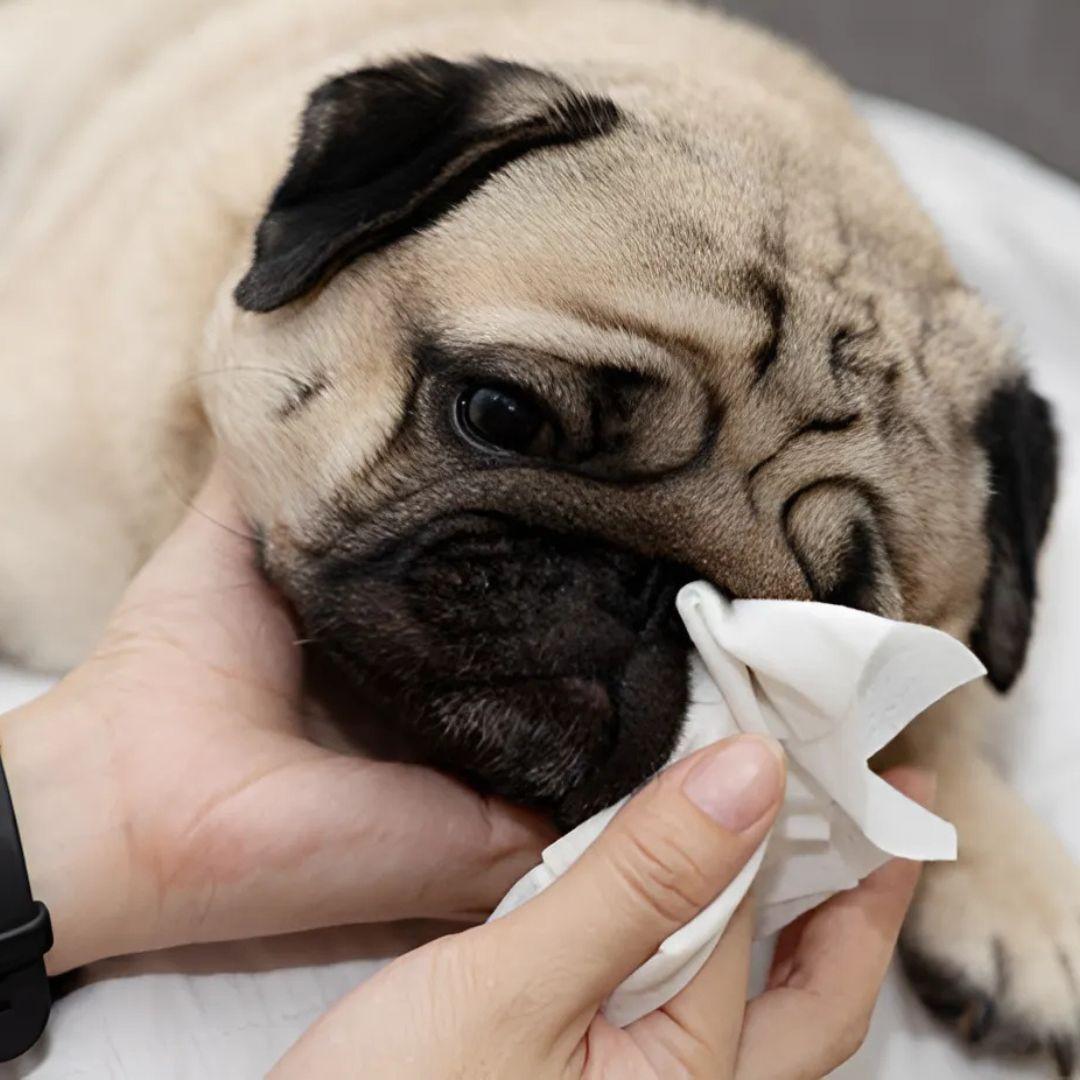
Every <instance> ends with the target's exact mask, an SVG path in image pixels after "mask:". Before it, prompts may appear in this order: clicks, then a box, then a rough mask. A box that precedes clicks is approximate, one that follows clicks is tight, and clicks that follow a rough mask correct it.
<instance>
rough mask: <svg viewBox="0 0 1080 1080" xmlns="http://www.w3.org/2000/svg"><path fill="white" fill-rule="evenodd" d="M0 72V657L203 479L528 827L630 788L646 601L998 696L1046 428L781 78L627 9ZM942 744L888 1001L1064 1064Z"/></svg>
mask: <svg viewBox="0 0 1080 1080" xmlns="http://www.w3.org/2000/svg"><path fill="white" fill-rule="evenodd" d="M54 20H60V21H61V22H62V23H63V25H64V33H63V36H62V38H61V37H60V36H59V35H55V36H54V37H53V39H52V40H53V42H54V44H55V47H56V48H58V49H60V48H62V49H70V54H68V55H65V54H63V53H61V54H60V55H59V56H57V55H55V54H54V55H52V56H51V57H50V63H49V65H48V69H47V70H46V69H45V68H44V67H43V66H42V65H40V64H39V63H38V62H37V61H36V59H35V57H34V53H33V51H32V50H31V49H30V47H29V44H28V43H29V42H32V41H34V40H36V39H37V37H39V36H40V35H41V34H43V33H45V32H46V31H47V29H48V27H49V26H51V25H54V22H53V21H54ZM0 35H4V38H6V40H7V41H8V42H13V43H18V42H22V43H23V44H22V45H21V46H20V47H19V49H20V52H19V54H20V55H21V56H23V57H24V58H25V62H24V64H23V65H22V68H21V70H20V69H19V66H18V65H16V67H15V69H14V70H13V71H12V72H11V73H10V74H9V75H8V76H7V78H8V80H9V83H10V87H9V92H8V93H7V96H6V100H7V107H8V109H9V113H10V114H9V116H7V117H6V123H5V127H6V128H7V129H10V130H11V131H12V132H13V133H14V134H13V136H12V139H11V142H10V145H9V146H8V147H6V148H5V155H6V157H7V161H6V163H5V166H4V168H5V172H4V175H3V177H2V179H0V221H2V224H3V233H2V235H3V236H4V241H3V244H2V245H0V318H2V320H3V325H4V327H5V330H6V345H5V348H4V350H3V353H2V355H0V365H2V368H0V370H2V372H3V375H4V376H5V379H4V382H5V385H6V386H7V387H8V388H9V389H8V391H7V392H6V393H5V395H4V396H3V398H0V423H2V425H3V430H4V431H5V432H9V433H11V432H14V433H16V436H17V437H15V438H8V439H6V440H5V449H4V452H3V455H4V456H3V469H2V470H0V499H2V500H3V505H4V507H5V514H6V516H5V519H4V521H3V523H0V646H2V647H3V649H4V650H5V651H6V652H9V653H11V654H12V655H15V656H16V657H19V658H20V659H22V660H24V661H28V662H30V663H34V664H37V665H39V666H45V667H57V666H63V665H66V664H69V663H72V662H73V661H75V660H76V659H77V658H78V657H79V656H80V655H82V654H83V653H84V651H85V650H86V649H87V648H88V647H89V646H90V644H91V643H92V642H93V640H94V637H95V634H96V632H97V631H98V629H99V628H100V626H101V623H102V621H103V619H104V618H105V615H106V614H107V612H108V610H109V608H110V606H111V605H112V603H113V602H114V601H115V599H116V597H117V595H118V593H119V592H120V590H121V589H122V587H123V585H124V583H125V582H126V581H127V580H128V578H129V577H130V576H131V574H132V573H133V572H134V571H135V570H136V569H137V567H138V566H139V564H140V563H141V562H142V560H143V559H145V557H146V556H147V554H148V553H149V552H150V551H151V550H153V548H154V546H155V545H156V544H157V543H158V542H159V541H160V540H161V538H162V537H163V536H164V535H165V534H166V533H167V531H168V530H169V528H170V527H171V526H172V524H173V523H174V522H175V520H176V519H177V517H178V515H179V513H180V512H181V510H182V509H183V506H184V503H185V501H186V500H187V499H188V498H189V497H190V496H191V495H192V493H193V492H194V490H195V489H196V488H197V486H198V483H199V481H200V479H201V477H202V476H203V475H204V473H205V470H206V468H207V465H208V462H209V460H210V457H211V456H212V454H213V452H214V448H215V446H216V447H218V448H219V449H220V452H222V453H223V454H224V456H225V457H226V458H227V460H228V462H229V464H230V466H231V468H232V471H233V474H234V476H235V478H236V482H237V485H238V488H239V491H240V495H241V497H242V498H243V500H244V502H245V506H246V509H247V510H248V512H249V515H250V518H251V520H252V522H253V523H254V525H255V527H256V528H257V529H258V531H259V534H260V540H261V543H260V546H261V552H262V556H263V559H264V563H265V566H266V568H267V571H268V573H269V574H270V575H271V577H273V578H274V580H275V581H277V582H278V584H279V585H280V586H281V587H282V588H283V589H284V590H285V592H286V593H287V594H288V595H289V597H290V598H291V600H292V602H293V603H294V605H295V606H296V608H297V611H298V613H299V614H300V616H301V618H302V620H303V622H304V624H305V627H306V628H307V631H308V633H309V635H310V636H312V637H314V638H316V639H317V640H319V641H320V643H322V644H323V646H324V647H325V648H326V650H327V651H328V652H329V653H330V654H331V655H332V656H334V657H335V658H336V659H337V660H338V661H339V663H340V664H341V665H342V666H343V667H344V668H345V669H347V670H349V671H350V672H352V674H353V675H354V676H355V677H356V679H357V681H358V684H359V686H360V687H361V689H362V691H363V693H365V694H366V695H368V696H369V697H370V698H371V700H372V702H373V704H374V705H375V706H376V707H377V706H378V705H379V704H386V703H392V704H393V707H394V708H395V709H396V710H397V711H399V712H400V713H401V715H402V716H405V717H407V718H408V719H407V721H404V722H406V723H407V724H408V725H410V727H411V730H412V731H413V733H414V734H416V735H417V736H418V737H422V738H423V739H424V740H426V742H427V744H428V745H429V747H430V749H431V751H432V753H433V756H434V757H435V759H436V760H438V761H439V762H440V763H442V764H444V765H447V766H448V767H452V768H454V769H456V770H457V771H459V772H461V773H463V774H464V775H466V776H469V777H470V778H472V779H474V780H475V781H476V782H478V783H481V784H484V785H486V786H488V787H489V788H491V789H493V790H496V791H499V792H501V793H504V794H506V795H508V796H510V797H513V798H519V799H522V800H523V801H527V802H532V803H534V804H536V805H539V806H543V807H545V808H547V809H550V810H552V812H554V813H555V814H556V815H557V816H558V817H559V818H560V819H561V820H562V821H564V822H567V823H569V822H572V821H574V820H579V819H580V818H581V817H582V816H584V815H585V814H587V813H589V812H592V811H593V810H595V809H597V808H599V807H600V806H602V805H605V804H606V803H609V802H611V801H613V799H614V798H617V797H618V796H619V795H621V794H624V793H625V792H626V791H627V790H629V789H630V788H632V787H633V786H634V784H635V783H637V782H638V781H639V780H640V779H641V778H642V777H643V776H645V775H647V774H648V773H649V772H650V771H651V770H652V769H654V768H655V767H656V766H657V765H658V764H659V763H660V762H662V761H663V760H664V759H665V757H666V756H667V753H668V751H669V750H670V747H671V745H672V743H673V741H674V739H675V737H676V736H677V731H678V722H679V718H680V717H681V711H682V707H683V702H684V696H685V661H686V642H685V639H684V637H683V636H682V634H681V631H680V629H679V628H678V627H677V626H676V625H675V621H674V618H673V616H672V613H671V598H672V596H673V594H674V590H675V589H676V588H677V587H678V585H679V584H680V583H681V582H683V581H685V580H688V579H689V578H690V577H696V576H704V577H707V578H709V579H710V580H712V581H713V582H715V583H716V584H717V585H718V586H719V587H720V588H722V589H723V590H725V591H726V592H727V593H728V594H730V595H733V596H772V597H790V598H802V599H819V600H826V601H830V602H837V603H845V604H850V605H853V606H858V607H863V608H866V609H868V610H872V611H876V612H878V613H880V614H883V615H887V616H890V617H894V618H906V619H910V620H914V621H919V622H924V623H929V624H933V625H937V626H939V627H941V628H943V629H945V630H948V631H949V632H951V633H953V634H955V635H957V636H958V637H960V638H962V639H964V640H966V641H969V642H971V643H972V644H973V646H974V647H975V648H976V649H977V651H978V652H979V653H980V655H981V656H982V658H983V659H984V661H985V662H986V664H987V667H988V669H989V672H990V675H991V679H992V681H993V682H994V683H995V684H996V685H997V686H998V687H999V688H1002V689H1004V688H1006V687H1007V686H1008V685H1009V684H1011V682H1012V680H1013V678H1015V676H1016V673H1017V672H1018V671H1019V669H1020V666H1021V664H1022V662H1023V655H1024V649H1025V647H1026V642H1027V637H1028V633H1029V628H1030V622H1031V616H1032V605H1033V602H1034V580H1033V574H1034V560H1035V554H1036V550H1037V548H1038V545H1039V542H1040V541H1041V538H1042V535H1043V533H1044V532H1045V529H1046V525H1047V518H1048V515H1049V509H1050V504H1051V502H1052V499H1053V473H1054V450H1053V434H1052V430H1051V428H1050V424H1049V419H1048V415H1047V410H1046V407H1045V404H1044V403H1043V402H1042V401H1041V399H1040V398H1038V397H1037V395H1035V394H1034V393H1033V392H1032V391H1031V390H1030V389H1029V388H1028V387H1027V385H1026V382H1025V380H1024V377H1023V373H1022V371H1021V369H1020V368H1019V366H1018V364H1017V362H1016V360H1015V359H1014V357H1013V355H1012V352H1011V350H1010V348H1009V344H1008V342H1007V341H1006V340H1004V338H1003V336H1002V334H1001V332H1000V330H999V328H998V325H997V322H996V320H995V319H994V317H993V316H992V315H991V314H990V313H989V312H987V311H986V310H985V308H984V307H983V305H982V304H981V302H980V301H979V300H978V298H977V297H975V296H974V295H973V294H972V293H971V291H970V290H968V289H967V288H966V287H965V286H964V285H963V283H962V282H961V281H959V280H958V278H957V277H956V274H955V272H954V270H953V268H952V266H951V264H950V262H949V260H948V257H947V255H946V253H945V252H944V250H943V248H942V246H941V243H940V241H939V239H938V238H937V236H936V234H935V231H934V229H933V228H932V226H931V225H930V224H929V222H928V221H927V220H926V219H925V217H924V216H923V215H922V213H921V212H920V211H919V210H918V208H917V207H916V206H915V205H914V203H913V201H912V200H911V198H910V196H909V195H908V194H907V193H906V191H905V190H904V189H903V187H902V185H901V184H900V182H899V180H898V179H897V177H896V175H895V174H894V172H893V170H892V168H891V167H890V165H889V164H888V162H887V161H886V160H885V159H884V157H883V155H882V154H881V152H880V151H879V150H878V149H877V147H876V146H875V144H874V143H873V141H872V140H871V138H870V136H869V134H868V133H867V131H866V130H865V129H864V126H863V125H862V123H861V122H860V120H859V119H858V118H857V117H856V116H855V114H854V113H853V111H852V110H851V107H850V104H849V103H848V100H847V95H846V93H845V91H844V90H843V88H842V87H840V86H839V85H838V84H837V83H836V82H835V81H833V80H832V79H831V78H830V77H829V76H828V75H827V74H825V73H823V72H822V71H821V70H820V69H819V68H818V67H817V66H816V65H814V64H813V63H812V62H810V61H809V60H807V59H806V58H804V57H802V56H801V55H800V54H798V53H796V52H794V51H792V50H791V49H789V48H787V47H785V46H783V45H781V44H779V43H778V42H776V41H774V40H773V39H771V38H770V37H768V36H766V35H763V34H761V33H759V32H757V31H755V30H753V29H751V28H749V27H746V26H744V25H742V24H740V23H737V22H734V21H731V20H726V19H722V18H719V17H717V16H714V15H709V14H706V13H703V12H699V11H696V10H693V9H690V8H683V7H678V6H673V5H657V4H653V3H644V2H637V0H594V2H590V3H581V2H569V0H550V2H548V0H545V2H536V3H533V2H525V0H470V2H469V3H468V4H465V5H462V4H457V3H450V2H436V0H408V2H407V3H400V2H394V3H391V2H388V0H387V2H379V0H369V2H367V3H364V4H357V3H356V2H355V0H317V2H310V0H309V2H302V0H258V2H251V0H234V2H219V3H209V2H206V0H189V2H187V3H184V4H177V3H175V2H173V0H168V2H167V0H155V2H153V3H151V2H148V0H142V2H140V3H137V4H136V3H132V4H129V5H124V4H119V3H118V4H117V5H116V6H115V7H114V8H113V9H111V11H110V13H109V14H104V13H102V12H100V11H93V12H91V11H89V10H86V9H85V8H84V6H81V5H78V4H76V3H68V2H61V0H37V3H34V4H27V3H23V4H14V5H9V6H8V7H7V8H5V9H4V11H3V12H0ZM4 38H0V41H2V40H4ZM6 48H8V49H9V50H14V49H15V48H16V46H15V45H10V46H6ZM478 57H485V58H490V59H477V58H478ZM58 82H59V85H58ZM298 130H299V135H298V134H297V133H298ZM968 707H969V708H970V702H969V703H968ZM964 708H965V702H964V701H963V700H961V699H960V698H954V699H951V700H950V701H949V702H947V703H945V705H944V706H942V707H941V708H940V709H938V710H936V712H935V714H934V715H933V716H928V717H927V718H926V720H925V721H923V722H922V723H921V725H920V727H919V730H918V731H916V732H915V733H914V735H913V736H912V738H911V739H909V740H908V741H907V743H906V744H905V745H906V748H907V751H908V752H909V753H915V754H916V755H917V756H918V757H919V758H920V759H921V760H923V761H925V762H927V763H929V764H931V765H934V766H935V767H937V768H938V769H939V771H940V773H941V781H942V792H941V809H942V811H943V812H944V813H945V814H946V815H947V816H950V817H952V818H953V820H955V821H956V822H957V824H958V825H959V827H960V830H961V837H962V845H963V851H964V854H963V856H962V858H961V862H960V863H959V864H958V865H957V866H955V867H935V868H933V870H932V872H930V873H928V874H927V879H926V884H925V886H924V890H923V897H924V899H923V901H922V902H921V903H920V905H919V906H918V907H917V908H916V909H915V912H914V915H913V918H912V921H911V923H910V926H909V933H908V935H907V945H908V955H909V957H910V966H911V968H912V970H913V971H915V973H916V975H917V976H918V979H917V982H918V985H919V988H920V990H921V992H922V993H923V996H924V997H925V998H926V999H927V1000H928V1002H929V1003H930V1004H931V1005H932V1006H934V1007H936V1008H937V1009H938V1011H940V1012H943V1013H945V1012H948V1011H949V1010H950V1009H954V1011H959V1012H960V1013H962V1014H963V1015H964V1016H965V1017H966V1018H967V1020H968V1021H970V1020H971V1010H973V1009H978V1008H980V1007H981V1003H983V1002H986V1001H993V1002H994V1003H995V1007H996V1009H997V1014H996V1015H995V1016H993V1017H989V1014H988V1017H989V1018H984V1020H983V1022H981V1023H980V1025H979V1027H980V1034H983V1035H987V1036H988V1037H989V1038H991V1039H997V1040H998V1041H999V1042H1001V1043H1003V1044H1004V1043H1008V1042H1009V1041H1010V1040H1013V1039H1015V1038H1017V1037H1018V1034H1019V1036H1022V1037H1024V1038H1028V1039H1029V1040H1031V1041H1033V1042H1035V1043H1038V1044H1040V1045H1051V1044H1053V1045H1055V1046H1061V1045H1070V1046H1071V1043H1072V1039H1073V1033H1074V1031H1075V1015H1074V1004H1075V1002H1074V996H1075V989H1074V988H1073V987H1072V984H1071V970H1080V968H1077V967H1076V965H1077V964H1080V927H1074V926H1073V923H1074V922H1075V919H1074V917H1073V912H1072V908H1071V900H1072V898H1073V897H1075V895H1076V892H1075V885H1076V876H1075V872H1074V870H1073V868H1072V866H1071V864H1070V863H1069V862H1068V860H1067V857H1066V856H1065V855H1064V854H1063V853H1062V852H1061V850H1060V849H1059V848H1058V847H1057V846H1056V844H1055V842H1054V841H1053V840H1052V838H1050V837H1048V836H1046V835H1045V834H1044V833H1043V831H1042V827H1041V826H1039V825H1038V824H1037V823H1035V822H1034V821H1029V820H1027V818H1024V819H1023V824H1022V825H1021V826H1013V825H1010V821H1012V820H1014V819H1015V818H1016V817H1017V815H1018V814H1021V815H1022V808H1021V809H1019V810H1018V808H1017V807H1016V805H1015V799H1014V798H1013V797H1012V796H1011V795H1010V794H1009V793H1008V792H1007V790H1006V789H1005V788H1004V787H1003V786H1002V785H1001V782H1000V781H999V780H998V779H997V778H996V777H994V776H993V774H992V773H991V772H990V771H989V769H988V767H987V766H985V765H984V764H983V763H982V760H981V758H979V756H978V752H977V750H976V741H977V737H976V734H975V733H974V731H973V725H972V723H971V722H970V720H968V719H965V716H964V715H962V714H963V710H964ZM1014 830H1015V831H1016V832H1017V833H1018V835H1017V836H1016V837H1014V839H1013V843H1010V841H1009V835H1010V833H1011V832H1013V831H1014ZM1033 838H1034V839H1033ZM1007 852H1008V854H1006V853H1007ZM991 873H992V874H993V877H992V884H989V881H990V880H991V877H990V875H991ZM1042 881H1055V882H1061V881H1065V882H1067V883H1068V896H1067V897H1066V898H1064V899H1063V898H1062V897H1060V896H1058V895H1056V894H1054V895H1051V892H1052V890H1050V891H1048V892H1047V893H1045V894H1044V893H1043V892H1041V891H1040V886H1039V885H1038V884H1036V883H1038V882H1042ZM991 893H993V895H991ZM973 912H975V913H977V914H976V915H975V916H973V914H972V913H973ZM1013 943H1015V945H1014V944H1013ZM1003 954H1004V955H1007V957H1008V961H1007V963H1008V964H1009V966H1010V971H1011V976H1010V978H1009V979H1003V978H1002V977H1001V975H1000V967H999V965H1000V962H1001V961H1000V957H1001V956H1002V955H1003Z"/></svg>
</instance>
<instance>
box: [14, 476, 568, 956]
mask: <svg viewBox="0 0 1080 1080" xmlns="http://www.w3.org/2000/svg"><path fill="white" fill-rule="evenodd" d="M195 505H196V508H197V509H193V510H192V512H191V513H189V514H188V515H187V517H186V519H185V520H184V522H183V523H182V524H181V525H180V527H179V528H178V529H177V531H176V533H175V534H174V535H173V536H172V537H171V538H170V539H169V540H168V541H167V542H166V543H165V544H164V545H163V547H162V548H161V550H160V551H159V552H158V553H157V554H156V555H154V556H153V557H152V558H151V559H150V561H149V562H148V563H147V565H146V566H145V568H144V569H143V570H142V571H141V572H140V574H139V575H138V577H137V578H136V579H135V581H134V582H133V583H132V585H131V586H130V588H129V589H128V591H127V593H126V594H125V596H124V598H123V601H122V602H121V604H120V606H119V608H118V609H117V611H116V613H115V615H114V617H113V619H112V621H111V623H110V625H109V628H108V630H107V632H106V634H105V636H104V638H103V640H102V642H101V644H100V645H99V647H98V648H97V650H96V651H95V653H94V654H93V656H92V657H91V658H90V659H89V660H87V661H86V662H85V663H84V664H82V665H81V666H80V667H79V668H78V669H76V670H75V671H74V672H72V673H71V674H70V675H69V676H68V677H67V678H65V679H64V680H63V681H62V682H61V683H60V684H59V685H58V686H57V687H56V688H55V689H54V690H52V691H51V692H50V693H48V694H46V695H45V696H44V697H42V698H40V699H38V700H37V701H34V702H32V703H30V704H29V705H27V706H25V707H23V708H20V709H17V710H15V711H13V712H11V713H8V714H7V715H5V716H3V717H0V746H2V748H3V760H4V766H5V769H6V772H7V775H8V781H9V785H10V787H11V792H12V798H13V802H14V805H15V808H16V813H17V816H18V821H19V828H20V831H21V834H22V840H23V847H24V849H25V852H26V856H27V863H28V866H29V870H30V880H31V885H32V887H33V890H34V895H35V897H36V898H37V899H39V900H42V901H43V902H45V904H46V905H47V906H48V907H49V909H50V911H51V914H52V921H53V927H54V932H55V938H56V944H55V946H54V948H53V950H52V952H51V953H50V954H49V956H48V958H47V962H48V968H49V971H50V972H51V973H53V974H56V973H58V972H61V971H65V970H67V969H69V968H72V967H76V966H79V965H81V964H83V963H87V962H89V961H91V960H95V959H99V958H101V957H104V956H110V955H116V954H120V953H127V952H136V951H143V950H147V949H153V948H162V947H165V946H169V945H174V944H180V943H186V942H195V941H212V940H221V939H227V938H238V937H251V936H256V935H264V934H276V933H283V932H289V931H294V930H302V929H308V928H311V927H316V926H328V925H337V924H342V923H349V922H365V921H376V920H383V919H401V918H408V917H419V916H430V917H448V918H471V919H475V918H477V917H479V916H481V915H482V914H483V913H486V912H487V911H488V910H490V908H491V907H492V906H493V905H494V904H495V903H496V902H497V901H498V899H499V897H500V896H501V895H502V894H503V893H504V892H505V890H506V889H507V888H508V887H509V886H510V885H511V884H512V883H513V882H514V881H515V880H516V879H517V878H518V877H519V876H520V875H521V874H522V873H524V872H525V871H526V870H527V869H528V868H529V867H530V866H532V865H533V864H534V863H535V862H536V861H537V858H538V854H539V851H540V850H541V848H542V847H543V846H544V844H545V843H546V842H548V841H549V840H550V839H551V837H550V835H548V832H547V829H546V827H545V826H543V825H542V824H540V823H539V822H538V821H537V820H536V819H534V818H533V817H532V816H531V815H528V814H526V813H525V812H523V811H518V810H515V809H513V808H511V807H509V806H506V805H505V804H502V803H499V802H495V801H491V800H485V799H483V798H481V797H480V796H478V795H476V794H474V793H473V792H471V791H470V790H468V789H467V788H465V787H464V786H463V785H461V784H458V783H457V782H455V781H453V780H451V779H449V778H448V777H445V776H443V775H441V774H439V773H436V772H434V771H432V770H428V769H423V768H420V767H416V766H408V765H400V764H390V763H383V762H374V761H370V760H366V759H362V758H358V757H351V756H344V755H341V754H338V753H334V752H331V751H329V750H326V749H323V748H321V747H319V746H316V745H314V744H313V743H311V742H309V741H308V740H306V739H305V738H304V737H303V735H302V733H301V706H302V701H301V651H300V649H299V647H298V646H297V645H296V633H295V630H294V628H293V625H292V622H291V620H290V616H289V614H288V611H287V609H286V608H285V606H284V605H283V603H282V602H281V600H280V599H279V598H278V597H277V596H276V595H275V594H274V592H273V591H272V590H271V589H270V588H269V586H268V585H267V584H266V583H265V582H264V580H263V579H262V577H261V576H260V575H259V573H258V571H257V569H256V567H255V557H254V545H253V544H252V542H251V541H250V540H249V539H248V538H247V537H246V526H245V524H244V522H243V521H242V519H241V517H240V515H239V514H238V512H237V511H236V509H235V507H234V506H233V503H232V499H231V497H230V493H229V490H228V487H227V484H226V482H225V479H224V477H223V476H222V475H221V473H220V472H215V474H214V475H212V477H211V478H210V480H209V481H208V482H207V485H206V486H205V488H204V489H203V491H202V492H201V493H200V495H199V496H198V497H197V499H196V501H195Z"/></svg>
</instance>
